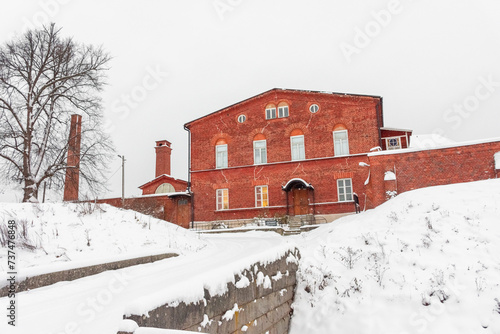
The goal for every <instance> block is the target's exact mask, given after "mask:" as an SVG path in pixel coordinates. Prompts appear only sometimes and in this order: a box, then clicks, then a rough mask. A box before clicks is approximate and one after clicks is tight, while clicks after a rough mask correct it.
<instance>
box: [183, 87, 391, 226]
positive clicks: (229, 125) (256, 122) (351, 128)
mask: <svg viewBox="0 0 500 334" xmlns="http://www.w3.org/2000/svg"><path fill="white" fill-rule="evenodd" d="M281 102H286V103H287V104H288V105H289V117H285V118H276V119H271V120H266V117H265V108H266V105H268V104H270V103H272V104H274V105H275V106H278V104H279V103H281ZM313 103H315V104H318V105H319V107H320V109H319V111H318V112H317V113H311V112H310V111H309V106H310V105H311V104H313ZM240 115H245V116H246V121H245V122H244V123H239V122H238V116H240ZM338 125H342V126H344V127H345V128H346V129H347V130H348V137H349V151H350V152H349V153H350V154H351V155H356V154H363V153H366V152H369V151H370V149H371V148H373V147H375V146H379V145H380V144H381V143H380V135H379V130H378V129H379V126H383V121H382V110H381V100H380V98H377V97H370V96H355V95H343V94H327V93H318V92H308V91H288V90H271V91H269V92H266V93H263V94H261V95H258V96H256V97H253V98H250V99H248V100H245V101H243V102H241V103H238V104H236V105H233V106H230V107H228V108H225V109H222V110H220V111H217V112H215V113H213V114H210V115H207V116H205V117H203V118H201V119H198V120H195V121H193V122H191V123H188V124H186V126H187V127H188V128H189V129H190V132H191V171H192V173H191V181H192V191H193V193H194V196H195V199H194V201H195V220H196V221H200V220H201V221H203V220H217V219H233V218H251V217H255V216H261V215H266V216H274V215H275V214H278V215H284V214H286V193H285V192H283V191H282V190H281V186H282V185H284V184H286V182H288V181H289V180H290V179H291V178H294V177H299V178H303V179H304V180H305V181H307V182H309V183H312V185H313V186H314V198H313V194H312V193H311V194H310V198H309V201H310V203H330V204H320V205H317V206H311V207H310V210H317V212H316V213H340V212H350V211H354V209H353V206H352V204H349V205H347V204H346V203H342V204H338V203H334V202H337V188H336V179H338V178H343V177H351V178H353V182H354V191H357V192H358V194H359V192H362V188H363V187H362V186H363V182H364V180H365V179H366V176H367V173H368V171H367V170H362V169H361V168H360V167H359V166H358V163H359V162H360V161H361V160H362V159H363V158H360V157H359V156H352V157H350V158H332V157H334V155H335V152H334V144H333V130H334V128H335V127H336V126H338ZM297 129H298V130H300V131H301V132H302V133H303V135H304V146H305V157H306V159H322V158H332V159H328V160H313V161H302V162H300V163H299V162H290V160H291V146H290V135H291V133H292V131H294V130H297ZM258 134H263V135H264V137H265V139H266V144H267V162H268V164H265V165H259V166H254V156H253V141H254V138H255V136H256V135H258ZM219 139H224V140H225V141H226V142H227V145H228V166H229V168H227V169H220V170H216V169H215V163H216V161H215V144H216V142H217V141H218V140H219ZM365 160H366V159H365ZM281 162H287V163H281ZM274 163H278V164H274ZM240 167H241V168H240ZM266 184H267V185H268V186H269V197H270V207H269V208H267V209H257V210H256V209H254V207H255V194H254V187H255V186H256V185H266ZM224 188H228V189H229V202H230V204H229V207H230V209H243V210H239V211H238V212H236V211H234V210H229V211H226V212H215V209H216V198H215V194H216V192H215V189H224ZM360 198H363V197H362V196H360ZM351 206H352V208H350V207H351Z"/></svg>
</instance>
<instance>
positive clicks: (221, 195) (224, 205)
mask: <svg viewBox="0 0 500 334" xmlns="http://www.w3.org/2000/svg"><path fill="white" fill-rule="evenodd" d="M227 209H229V190H228V189H217V210H227Z"/></svg>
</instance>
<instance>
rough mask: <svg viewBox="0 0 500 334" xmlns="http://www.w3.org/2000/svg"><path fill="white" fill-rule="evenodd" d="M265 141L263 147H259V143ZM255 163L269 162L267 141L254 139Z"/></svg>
mask: <svg viewBox="0 0 500 334" xmlns="http://www.w3.org/2000/svg"><path fill="white" fill-rule="evenodd" d="M261 143H264V146H263V147H257V145H258V144H261ZM253 163H254V165H261V164H266V163H267V141H266V140H265V139H263V140H254V142H253Z"/></svg>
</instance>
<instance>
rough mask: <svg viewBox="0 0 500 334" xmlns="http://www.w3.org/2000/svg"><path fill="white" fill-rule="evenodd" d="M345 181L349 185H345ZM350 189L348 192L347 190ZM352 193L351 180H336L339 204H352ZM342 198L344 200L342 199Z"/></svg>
mask: <svg viewBox="0 0 500 334" xmlns="http://www.w3.org/2000/svg"><path fill="white" fill-rule="evenodd" d="M346 181H349V183H350V185H348V186H347V185H346V184H345V183H346ZM349 188H350V192H348V191H347V190H348V189H349ZM353 194H354V191H353V189H352V179H351V178H346V179H337V196H338V197H337V198H338V201H339V202H352V201H353V200H354V197H353ZM342 196H343V197H344V198H342Z"/></svg>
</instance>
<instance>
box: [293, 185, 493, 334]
mask: <svg viewBox="0 0 500 334" xmlns="http://www.w3.org/2000/svg"><path fill="white" fill-rule="evenodd" d="M298 239H299V240H300V239H302V240H301V241H299V248H300V250H301V255H302V259H301V264H300V268H299V271H300V272H299V284H298V287H297V291H296V298H295V302H294V305H293V307H294V316H293V318H292V328H291V331H290V333H291V334H303V333H308V334H315V333H318V334H327V333H349V334H356V333H384V334H392V333H394V334H396V333H397V334H409V333H412V334H413V333H431V334H432V333H467V334H468V333H491V334H493V333H496V334H498V333H500V180H488V181H481V182H473V183H463V184H457V185H449V186H439V187H432V188H426V189H420V190H416V191H412V192H407V193H403V194H401V195H399V196H397V197H396V198H395V199H393V200H391V201H389V202H386V203H385V204H384V205H382V206H380V207H378V208H377V209H375V210H372V211H369V212H365V213H362V214H359V215H354V216H349V217H345V218H342V219H339V220H336V221H334V222H333V223H331V224H328V225H324V226H321V227H320V228H318V229H316V230H315V231H312V232H310V233H308V234H302V235H301V236H299V237H298Z"/></svg>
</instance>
